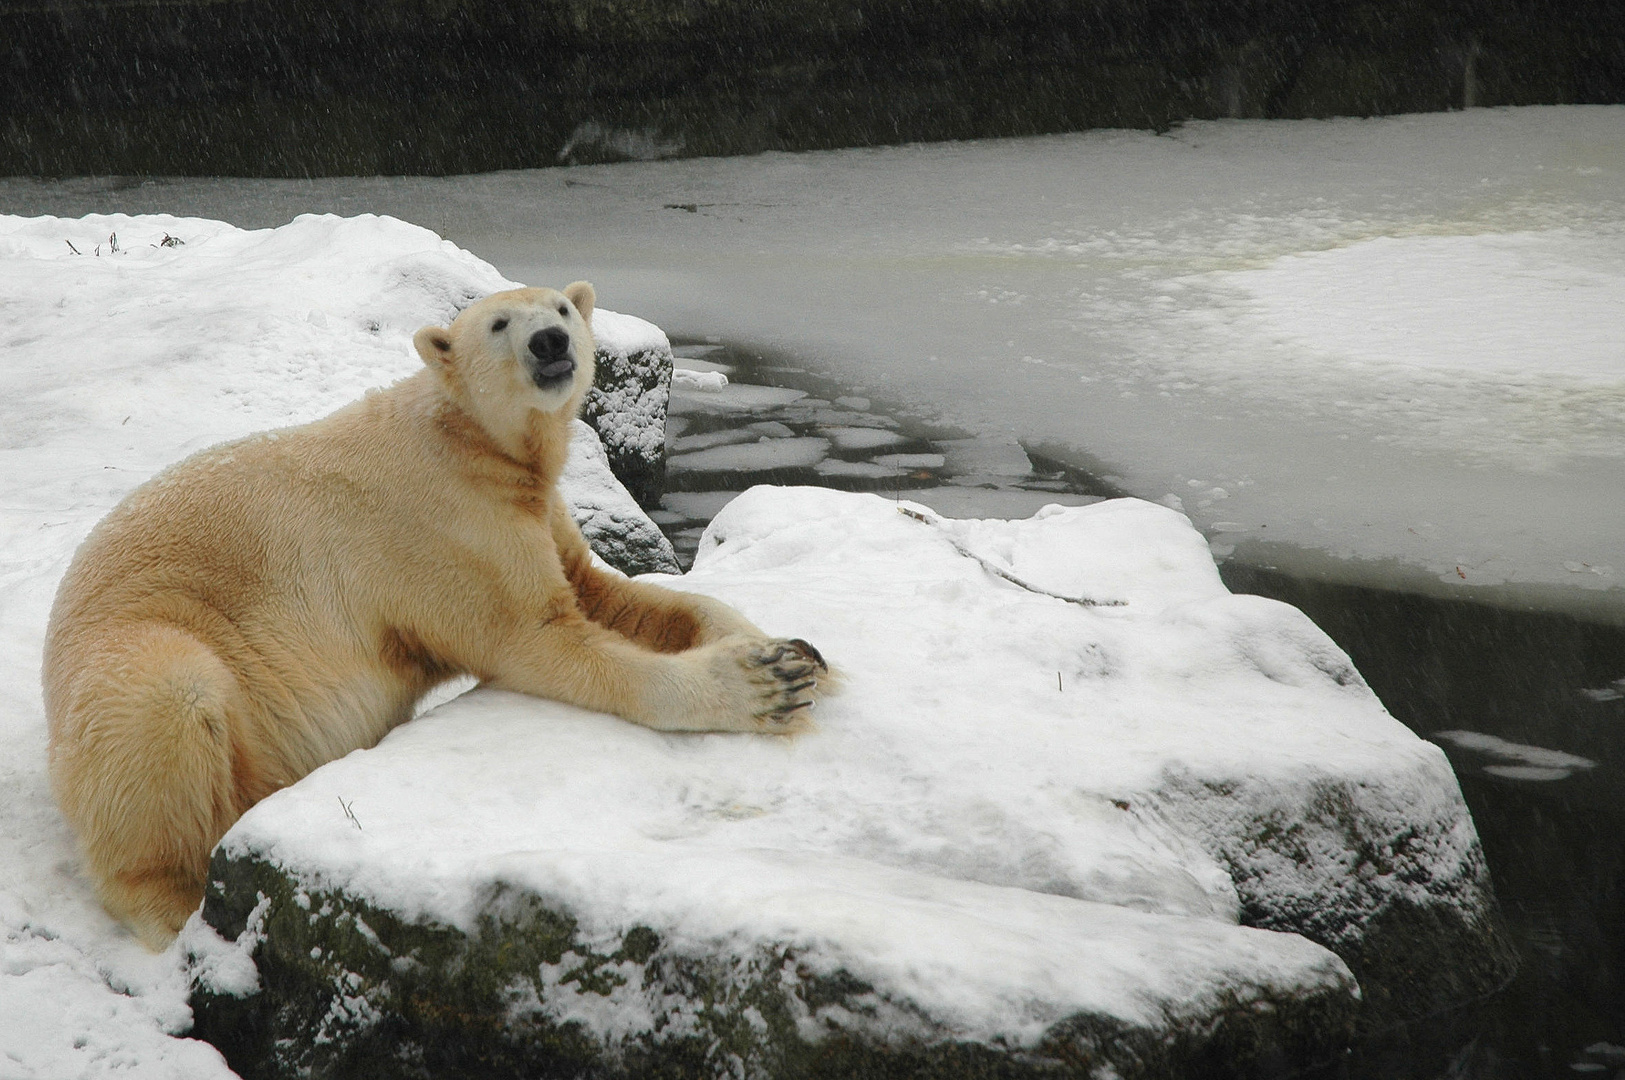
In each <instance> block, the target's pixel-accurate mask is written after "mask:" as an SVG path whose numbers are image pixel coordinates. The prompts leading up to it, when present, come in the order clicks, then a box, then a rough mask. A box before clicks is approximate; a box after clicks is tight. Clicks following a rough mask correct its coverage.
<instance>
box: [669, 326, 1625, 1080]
mask: <svg viewBox="0 0 1625 1080" xmlns="http://www.w3.org/2000/svg"><path fill="white" fill-rule="evenodd" d="M674 352H675V354H676V355H677V357H678V360H677V365H678V368H679V369H680V370H679V373H678V375H677V380H676V383H675V387H674V392H673V396H672V403H671V415H670V418H669V420H668V429H667V439H666V446H667V452H668V455H669V457H668V468H669V471H668V484H667V486H668V494H667V495H666V496H665V498H664V499H663V500H662V502H661V508H660V509H659V510H658V511H656V512H655V515H654V516H655V517H656V519H657V521H658V522H659V523H660V525H661V527H662V529H663V530H665V532H666V534H667V535H668V536H669V537H670V538H671V540H672V542H673V544H674V545H675V546H676V547H677V549H678V553H679V558H680V560H681V561H682V562H683V564H684V565H685V567H686V566H687V565H688V564H689V563H690V562H691V561H692V558H693V553H694V549H695V545H696V544H697V543H698V541H699V538H700V535H701V534H702V533H703V531H704V527H705V524H706V523H707V522H708V521H709V520H710V519H711V517H713V516H714V515H715V514H716V513H717V512H718V511H719V510H720V509H721V508H722V507H723V506H724V505H726V503H727V502H728V501H729V500H730V499H731V498H732V497H733V496H734V495H736V494H738V493H739V492H740V491H741V490H743V489H744V488H746V487H749V486H750V485H752V484H757V483H780V484H816V485H822V486H826V487H836V488H841V489H843V490H849V491H851V490H855V491H871V492H875V493H876V494H879V495H881V496H882V497H887V498H906V499H910V500H913V501H915V502H920V503H924V504H927V505H929V506H932V507H933V508H935V509H936V510H937V511H938V512H940V513H943V514H945V515H947V516H951V517H1014V516H1027V515H1030V514H1031V513H1033V512H1035V511H1036V510H1037V509H1038V508H1039V507H1041V506H1043V505H1044V504H1045V503H1050V502H1060V503H1066V504H1068V505H1081V504H1084V503H1089V502H1094V501H1097V500H1099V499H1102V498H1110V497H1116V496H1119V495H1121V494H1123V493H1122V492H1121V491H1120V490H1118V489H1117V487H1116V486H1115V485H1113V484H1112V483H1110V482H1108V481H1106V480H1103V479H1101V478H1099V477H1095V476H1092V475H1090V474H1089V473H1087V472H1085V471H1083V470H1080V469H1076V468H1068V467H1065V466H1063V465H1062V464H1061V463H1059V462H1057V461H1054V460H1053V459H1049V458H1046V457H1044V456H1043V455H1042V454H1035V453H1033V452H1031V451H1030V450H1029V449H1028V448H1027V447H1026V446H1024V445H1023V444H1022V442H1021V441H1019V440H1017V439H1014V438H998V437H989V436H985V435H984V436H982V437H976V436H973V435H971V434H970V433H968V432H965V431H963V430H957V429H953V428H947V427H942V426H940V425H934V424H932V423H930V422H928V421H926V420H924V419H922V418H920V417H917V416H911V415H908V414H907V413H906V412H904V413H897V412H894V411H893V410H892V409H890V408H888V407H887V406H886V405H885V404H883V403H880V402H877V401H876V400H874V399H872V398H870V397H867V396H864V395H863V394H861V393H858V392H857V389H856V388H850V387H843V386H841V385H840V384H838V383H836V382H833V381H831V380H829V379H827V378H823V377H820V376H818V375H815V374H812V373H810V372H808V371H807V370H806V368H805V367H802V366H798V365H797V363H796V361H795V358H794V357H792V356H788V355H785V354H783V353H780V352H775V351H772V350H763V349H758V348H751V347H747V346H741V345H737V344H724V343H721V342H718V341H701V340H692V341H684V340H681V339H679V340H678V341H676V342H675V343H674ZM719 376H720V378H719ZM1220 571H1221V574H1222V576H1223V577H1224V578H1225V580H1226V583H1227V584H1228V585H1229V586H1230V588H1231V589H1232V590H1234V591H1237V592H1251V593H1260V594H1263V595H1266V596H1272V597H1275V598H1277V599H1281V600H1285V601H1288V602H1290V603H1293V604H1296V605H1297V606H1299V607H1301V608H1303V609H1304V610H1305V611H1307V612H1308V613H1309V614H1310V615H1311V616H1312V617H1314V618H1315V620H1316V622H1318V623H1319V624H1320V625H1321V627H1322V628H1323V629H1325V630H1326V631H1327V632H1328V633H1330V634H1331V635H1332V637H1333V638H1334V639H1336V640H1337V641H1338V643H1339V644H1340V645H1342V646H1343V647H1344V649H1346V650H1347V651H1348V652H1349V653H1350V654H1351V655H1352V656H1353V657H1354V659H1355V661H1356V663H1357V664H1358V666H1359V667H1360V669H1361V671H1362V672H1363V673H1364V674H1365V676H1366V678H1367V680H1368V681H1369V682H1370V683H1371V685H1372V687H1373V688H1374V689H1375V690H1376V691H1377V693H1378V695H1379V696H1380V697H1381V698H1382V700H1383V702H1384V703H1385V704H1386V705H1387V706H1388V708H1389V710H1390V711H1391V712H1393V713H1394V714H1395V715H1396V716H1397V717H1399V719H1401V720H1402V721H1404V722H1405V723H1406V724H1408V725H1409V726H1410V727H1411V728H1412V729H1413V730H1415V731H1416V732H1417V733H1418V734H1420V735H1422V736H1424V737H1426V738H1429V739H1431V740H1433V741H1434V742H1437V743H1438V744H1439V745H1440V746H1442V747H1443V748H1444V749H1445V751H1446V752H1447V754H1449V756H1450V759H1451V762H1452V764H1453V765H1454V766H1455V769H1456V773H1457V776H1458V778H1459V779H1460V781H1461V785H1462V790H1463V792H1464V794H1465V795H1466V798H1467V802H1468V805H1469V807H1470V808H1471V810H1472V813H1473V818H1474V821H1475V822H1476V824H1477V826H1478V830H1479V834H1480V837H1481V838H1482V841H1483V844H1484V848H1485V851H1486V854H1487V857H1488V859H1489V862H1490V866H1491V871H1492V874H1493V875H1494V880H1495V886H1496V892H1497V896H1498V897H1499V900H1500V902H1501V908H1502V915H1503V918H1504V921H1505V926H1506V929H1507V931H1508V934H1509V936H1510V938H1511V939H1512V941H1513V942H1514V944H1515V945H1516V947H1517V949H1518V951H1519V953H1520V956H1521V961H1522V962H1521V966H1520V969H1519V972H1518V974H1517V976H1516V977H1515V978H1514V979H1513V981H1512V982H1511V983H1509V984H1508V985H1507V986H1506V987H1504V988H1503V989H1502V990H1501V991H1499V992H1498V993H1496V994H1494V995H1492V996H1491V997H1489V998H1488V999H1486V1000H1483V1001H1479V1002H1474V1003H1469V1004H1467V1005H1464V1006H1463V1007H1461V1008H1459V1009H1456V1010H1454V1011H1452V1012H1449V1013H1446V1014H1442V1015H1438V1016H1430V1017H1422V1018H1418V1019H1417V1020H1416V1021H1415V1022H1413V1023H1412V1024H1409V1025H1406V1026H1404V1027H1400V1028H1396V1029H1393V1030H1391V1031H1387V1032H1383V1033H1379V1034H1378V1035H1376V1036H1374V1037H1371V1038H1369V1039H1367V1040H1365V1041H1364V1042H1363V1043H1361V1044H1360V1045H1359V1046H1357V1047H1355V1048H1354V1050H1353V1052H1352V1053H1351V1055H1350V1056H1349V1058H1348V1059H1347V1060H1346V1061H1344V1062H1339V1063H1335V1064H1333V1065H1332V1066H1330V1067H1329V1068H1328V1070H1327V1072H1326V1074H1325V1075H1328V1076H1346V1077H1350V1078H1359V1080H1406V1078H1416V1080H1424V1078H1435V1077H1439V1078H1444V1077H1450V1078H1460V1080H1503V1078H1505V1080H1513V1078H1520V1080H1521V1078H1548V1077H1586V1076H1599V1077H1605V1078H1612V1080H1621V1078H1625V982H1622V979H1621V975H1622V973H1625V845H1622V844H1621V842H1620V837H1621V836H1622V835H1625V791H1622V790H1621V787H1622V785H1621V784H1620V782H1619V780H1618V770H1619V767H1620V766H1621V765H1622V764H1625V679H1618V678H1617V672H1618V668H1619V663H1620V658H1621V657H1625V628H1618V627H1611V626H1605V625H1599V624H1596V623H1591V622H1586V621H1583V620H1579V619H1575V618H1573V617H1570V616H1565V615H1559V614H1550V613H1538V612H1514V611H1510V610H1505V609H1500V608H1487V607H1484V606H1482V605H1479V604H1472V603H1463V602H1461V601H1455V600H1449V599H1445V598H1438V597H1425V596H1418V595H1415V594H1411V593H1403V592H1398V591H1394V590H1384V589H1375V588H1369V587H1361V586H1350V585H1330V584H1327V583H1325V582H1323V581H1318V580H1315V579H1313V578H1308V577H1301V576H1294V575H1292V574H1288V573H1283V572H1282V571H1280V570H1278V569H1275V568H1273V567H1269V566H1265V565H1258V564H1254V563H1250V562H1247V561H1244V560H1241V559H1237V558H1234V557H1232V558H1229V559H1226V560H1224V561H1222V562H1221V564H1220ZM1468 725H1471V728H1470V729H1469V727H1468ZM1553 745H1564V746H1569V747H1574V748H1578V750H1579V751H1580V752H1570V751H1558V750H1553V749H1550V747H1551V746H1553Z"/></svg>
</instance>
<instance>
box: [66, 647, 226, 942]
mask: <svg viewBox="0 0 1625 1080" xmlns="http://www.w3.org/2000/svg"><path fill="white" fill-rule="evenodd" d="M109 652H110V653H112V654H113V655H108V654H105V653H104V654H103V655H102V656H100V657H97V659H96V662H94V663H92V664H87V665H85V666H84V667H82V668H81V669H80V678H79V680H76V681H77V682H78V685H77V686H75V687H74V688H73V691H72V692H71V693H70V697H69V701H68V702H67V706H68V707H67V709H66V710H65V713H66V715H65V716H64V717H62V718H61V719H62V720H63V722H62V723H60V724H54V725H53V743H52V752H51V764H52V779H53V782H54V783H55V786H56V789H57V797H58V799H59V801H60V802H61V804H62V808H63V811H64V813H65V814H66V815H67V817H68V819H69V820H70V821H71V822H72V823H73V825H74V827H75V828H76V829H77V830H78V833H79V837H80V840H81V842H82V845H83V849H84V852H85V856H86V859H87V861H88V862H89V864H90V871H91V874H92V876H93V877H94V878H95V880H96V887H97V892H98V894H99V896H100V898H101V901H102V903H103V905H104V906H106V908H107V909H108V911H110V912H111V913H112V914H113V915H115V916H116V917H118V918H119V919H120V920H122V921H123V922H124V923H126V924H127V925H128V926H129V927H130V928H131V929H132V930H133V931H134V932H135V934H136V936H137V937H139V938H140V939H141V941H142V942H143V943H144V944H145V945H147V946H148V947H149V948H151V949H154V950H159V949H162V948H164V947H165V946H167V945H168V944H169V942H170V941H171V940H173V939H174V937H175V934H176V933H177V932H178V931H179V930H180V928H181V926H182V924H184V923H185V921H186V919H187V918H188V917H189V916H190V915H191V913H192V911H193V910H194V909H196V907H197V905H198V902H199V901H200V900H201V899H202V896H203V886H204V881H205V877H206V875H207V872H208V863H209V853H210V851H211V850H212V849H213V848H214V845H215V842H216V841H217V840H219V838H220V837H221V835H222V834H223V833H224V832H225V830H226V829H227V828H229V827H230V825H231V823H232V822H233V821H235V820H236V818H237V816H238V810H237V800H236V799H235V798H234V792H235V783H234V778H233V774H232V732H231V723H230V713H231V711H232V708H233V706H234V704H235V701H236V698H237V696H238V695H237V682H236V680H235V678H233V676H232V674H231V672H230V671H229V670H228V669H227V668H226V666H225V665H224V664H223V663H222V662H221V661H220V659H219V657H217V656H216V655H215V654H214V653H213V652H212V651H211V650H210V649H209V648H208V647H207V646H205V645H204V644H203V643H202V642H200V641H198V640H197V639H196V638H195V637H193V636H191V635H190V634H187V633H185V632H184V631H181V630H179V629H177V628H174V627H170V626H165V625H161V624H146V625H143V626H139V627H135V628H133V629H132V631H131V632H130V633H129V634H128V635H127V636H125V637H124V639H123V641H122V642H121V643H120V645H119V647H117V648H116V649H113V650H109Z"/></svg>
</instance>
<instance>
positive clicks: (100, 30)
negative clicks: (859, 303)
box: [0, 0, 1625, 176]
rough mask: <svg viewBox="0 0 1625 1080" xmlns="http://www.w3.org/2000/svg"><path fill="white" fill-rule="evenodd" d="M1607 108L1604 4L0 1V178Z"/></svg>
mask: <svg viewBox="0 0 1625 1080" xmlns="http://www.w3.org/2000/svg"><path fill="white" fill-rule="evenodd" d="M1621 101H1625V4H1622V3H1620V2H1619V0H1568V2H1557V3H1554V2H1553V0H1423V2H1419V3H1407V2H1403V0H1372V2H1360V0H1082V2H1075V0H572V2H569V3H564V2H560V0H530V2H525V0H396V2H389V3H383V2H377V0H215V2H199V0H178V2H162V3H160V2H128V0H125V2H118V0H114V2H106V0H104V2H85V0H0V175H5V174H12V175H15V174H35V175H73V174H88V173H94V174H129V175H143V174H148V175H150V174H220V175H263V176H304V175H334V174H373V173H431V174H433V173H457V172H473V171H483V170H489V169H497V168H521V167H534V166H543V165H554V164H559V163H561V162H568V161H594V160H612V159H616V158H621V157H639V156H656V155H667V154H685V155H696V154H737V153H749V152H754V151H759V150H765V149H811V148H820V147H832V146H853V145H871V144H879V143H896V142H905V141H914V140H933V139H954V138H972V137H982V136H995V135H1026V134H1035V133H1042V132H1054V131H1071V130H1080V129H1084V128H1091V127H1139V128H1156V129H1162V128H1165V127H1167V126H1169V125H1171V124H1173V123H1177V122H1178V121H1179V120H1181V119H1186V118H1205V117H1219V116H1266V117H1303V116H1330V115H1373V114H1382V113H1394V112H1414V111H1428V110H1439V109H1448V108H1459V107H1461V106H1462V105H1463V104H1477V105H1501V104H1520V105H1521V104H1554V103H1570V102H1592V103H1595V102H1621Z"/></svg>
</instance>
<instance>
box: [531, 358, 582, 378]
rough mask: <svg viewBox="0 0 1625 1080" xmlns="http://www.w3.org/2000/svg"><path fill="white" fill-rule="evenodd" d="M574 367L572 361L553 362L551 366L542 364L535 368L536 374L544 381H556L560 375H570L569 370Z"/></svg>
mask: <svg viewBox="0 0 1625 1080" xmlns="http://www.w3.org/2000/svg"><path fill="white" fill-rule="evenodd" d="M575 366H576V362H575V361H574V360H570V359H564V360H555V361H553V362H552V363H551V364H543V365H542V366H541V367H539V368H537V369H536V374H538V375H540V376H541V377H542V378H544V379H556V378H558V377H559V376H560V375H568V374H570V371H571V369H573V368H574V367H575Z"/></svg>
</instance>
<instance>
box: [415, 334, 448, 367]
mask: <svg viewBox="0 0 1625 1080" xmlns="http://www.w3.org/2000/svg"><path fill="white" fill-rule="evenodd" d="M412 344H413V345H414V346H416V347H417V350H418V355H419V356H421V357H423V362H424V363H425V364H428V365H429V366H430V367H440V366H443V365H445V364H449V363H451V334H450V333H449V332H447V330H446V328H445V327H444V326H425V327H424V328H423V329H422V330H419V331H418V332H417V333H415V334H413V335H412Z"/></svg>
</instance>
